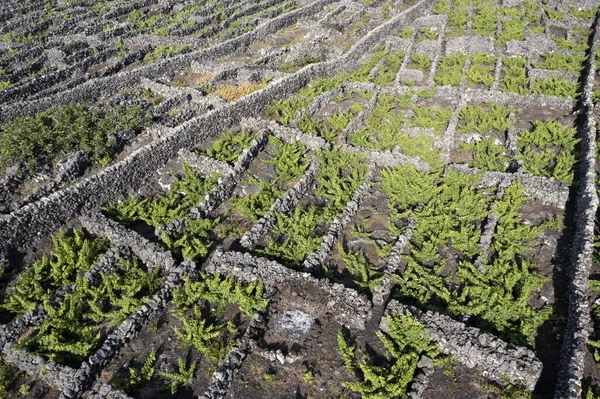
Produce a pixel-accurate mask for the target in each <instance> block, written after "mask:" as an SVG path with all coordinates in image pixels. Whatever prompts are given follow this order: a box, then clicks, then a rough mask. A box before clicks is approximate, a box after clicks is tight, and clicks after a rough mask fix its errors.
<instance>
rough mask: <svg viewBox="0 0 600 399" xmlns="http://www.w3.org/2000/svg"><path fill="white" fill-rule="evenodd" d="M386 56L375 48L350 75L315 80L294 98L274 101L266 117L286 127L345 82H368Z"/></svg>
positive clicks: (382, 48)
mask: <svg viewBox="0 0 600 399" xmlns="http://www.w3.org/2000/svg"><path fill="white" fill-rule="evenodd" d="M387 54H388V53H387V51H386V50H385V48H384V47H381V46H380V47H377V48H376V50H375V53H374V54H373V55H371V57H370V58H369V59H368V60H366V61H365V62H364V63H363V64H362V65H361V67H360V68H358V69H357V70H356V71H354V72H353V73H352V74H350V73H348V72H341V73H338V74H337V75H335V76H334V77H333V78H319V79H316V80H314V81H313V82H311V84H310V85H309V86H307V87H305V88H303V89H301V90H300V91H299V92H298V95H296V96H295V97H293V98H290V99H286V100H275V102H274V103H273V105H270V106H269V107H267V111H266V116H267V117H268V118H273V119H275V118H276V119H278V121H279V123H281V124H282V125H284V126H288V125H289V124H290V123H291V122H292V120H294V118H295V117H296V115H297V114H298V112H300V111H301V110H302V109H303V108H306V107H308V106H309V105H310V104H311V103H312V101H313V100H314V99H315V98H316V97H317V96H318V95H320V94H323V93H325V92H328V91H331V90H333V89H334V88H336V87H341V86H342V85H343V84H344V82H346V81H352V82H368V81H369V73H370V72H371V70H372V69H373V68H374V67H375V66H376V65H377V64H378V63H379V61H380V60H381V59H382V58H383V57H385V56H386V55H387Z"/></svg>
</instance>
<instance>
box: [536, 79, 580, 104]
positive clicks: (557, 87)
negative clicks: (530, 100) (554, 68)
mask: <svg viewBox="0 0 600 399" xmlns="http://www.w3.org/2000/svg"><path fill="white" fill-rule="evenodd" d="M578 90H579V87H578V84H577V83H571V82H569V81H568V80H566V79H562V78H558V77H556V75H552V77H551V78H550V79H542V80H536V81H535V82H533V92H534V93H535V94H543V95H546V96H557V97H572V98H574V99H576V98H577V97H578V96H579V91H578Z"/></svg>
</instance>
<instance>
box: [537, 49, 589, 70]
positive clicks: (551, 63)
mask: <svg viewBox="0 0 600 399" xmlns="http://www.w3.org/2000/svg"><path fill="white" fill-rule="evenodd" d="M541 57H542V58H543V59H544V60H543V61H542V62H540V63H537V64H535V65H534V66H535V67H536V68H542V69H552V70H556V71H566V72H573V73H576V74H579V73H580V72H581V71H582V69H583V63H584V62H585V60H586V55H585V53H576V54H568V55H567V54H562V53H557V52H553V53H544V54H541Z"/></svg>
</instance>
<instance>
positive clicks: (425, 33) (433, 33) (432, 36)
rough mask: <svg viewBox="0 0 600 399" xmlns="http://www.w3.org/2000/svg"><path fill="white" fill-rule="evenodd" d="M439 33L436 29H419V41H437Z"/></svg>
mask: <svg viewBox="0 0 600 399" xmlns="http://www.w3.org/2000/svg"><path fill="white" fill-rule="evenodd" d="M438 36H439V32H438V31H437V29H429V28H421V29H419V41H423V40H437V38H438Z"/></svg>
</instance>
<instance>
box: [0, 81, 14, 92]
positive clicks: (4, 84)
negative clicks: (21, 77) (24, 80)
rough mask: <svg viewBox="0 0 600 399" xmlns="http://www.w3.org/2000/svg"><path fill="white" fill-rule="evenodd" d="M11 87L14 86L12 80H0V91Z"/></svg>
mask: <svg viewBox="0 0 600 399" xmlns="http://www.w3.org/2000/svg"><path fill="white" fill-rule="evenodd" d="M10 87H12V83H11V82H10V80H0V91H2V90H6V89H8V88H10Z"/></svg>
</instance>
